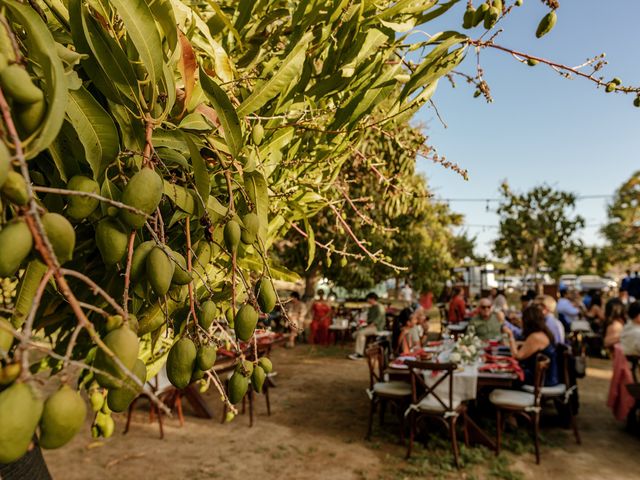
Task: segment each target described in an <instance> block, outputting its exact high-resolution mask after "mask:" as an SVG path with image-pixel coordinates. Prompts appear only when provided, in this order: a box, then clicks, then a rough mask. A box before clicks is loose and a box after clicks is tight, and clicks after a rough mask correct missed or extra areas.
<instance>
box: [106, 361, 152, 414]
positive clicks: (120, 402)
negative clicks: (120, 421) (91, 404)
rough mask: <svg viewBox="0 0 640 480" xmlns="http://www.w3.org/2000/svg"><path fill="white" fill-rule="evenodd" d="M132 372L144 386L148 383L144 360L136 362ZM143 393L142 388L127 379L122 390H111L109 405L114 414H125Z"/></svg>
mask: <svg viewBox="0 0 640 480" xmlns="http://www.w3.org/2000/svg"><path fill="white" fill-rule="evenodd" d="M131 372H132V373H133V374H134V375H135V376H136V377H137V378H138V379H139V380H140V382H141V383H142V384H143V385H144V382H146V381H147V366H146V365H145V364H144V362H143V361H142V360H140V359H137V360H136V363H135V365H134V366H133V369H132V370H131ZM141 391H142V387H140V386H139V385H138V384H136V383H135V382H134V381H133V380H131V379H130V378H127V379H126V380H125V382H124V385H123V386H122V387H121V388H112V389H110V390H109V393H107V405H108V407H109V408H110V409H111V410H112V411H114V412H124V411H125V410H126V409H127V408H129V405H130V404H131V402H133V399H134V398H136V397H137V396H138V394H139V393H140V392H141Z"/></svg>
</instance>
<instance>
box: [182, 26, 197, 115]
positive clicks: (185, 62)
mask: <svg viewBox="0 0 640 480" xmlns="http://www.w3.org/2000/svg"><path fill="white" fill-rule="evenodd" d="M178 36H179V37H180V62H179V63H178V69H179V70H180V75H182V82H183V83H184V108H183V109H182V111H183V112H184V111H185V110H186V109H187V107H188V105H189V102H190V101H191V96H192V94H193V89H194V87H195V84H196V70H197V69H198V63H197V61H196V55H195V53H194V52H193V47H192V46H191V43H190V42H189V39H188V38H187V37H185V36H184V34H183V33H182V32H181V31H178Z"/></svg>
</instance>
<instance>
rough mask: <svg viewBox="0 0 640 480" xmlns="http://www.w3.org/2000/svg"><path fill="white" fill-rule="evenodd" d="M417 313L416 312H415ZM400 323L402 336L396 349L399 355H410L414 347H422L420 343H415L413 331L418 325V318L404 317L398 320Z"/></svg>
mask: <svg viewBox="0 0 640 480" xmlns="http://www.w3.org/2000/svg"><path fill="white" fill-rule="evenodd" d="M414 313H415V312H414ZM398 320H399V323H400V336H399V337H398V345H397V347H396V354H397V355H408V354H410V353H411V349H412V348H413V347H417V346H420V343H415V342H414V338H413V335H412V334H411V330H412V329H413V327H414V326H415V325H416V316H415V314H413V313H412V314H411V315H408V316H406V315H405V316H402V317H399V318H398Z"/></svg>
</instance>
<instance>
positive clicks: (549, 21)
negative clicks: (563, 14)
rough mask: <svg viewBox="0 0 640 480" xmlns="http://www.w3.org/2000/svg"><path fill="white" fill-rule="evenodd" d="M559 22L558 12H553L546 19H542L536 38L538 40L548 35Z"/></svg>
mask: <svg viewBox="0 0 640 480" xmlns="http://www.w3.org/2000/svg"><path fill="white" fill-rule="evenodd" d="M557 21H558V16H557V15H556V11H555V10H551V11H550V12H549V13H547V14H546V15H545V16H544V17H542V20H540V23H539V24H538V29H537V30H536V37H538V38H542V37H544V36H545V35H546V34H547V33H549V32H550V31H551V30H552V29H553V27H554V26H555V24H556V22H557Z"/></svg>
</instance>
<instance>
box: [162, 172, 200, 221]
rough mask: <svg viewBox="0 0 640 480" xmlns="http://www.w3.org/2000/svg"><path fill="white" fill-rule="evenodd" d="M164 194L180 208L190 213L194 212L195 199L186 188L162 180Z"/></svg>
mask: <svg viewBox="0 0 640 480" xmlns="http://www.w3.org/2000/svg"><path fill="white" fill-rule="evenodd" d="M164 194H165V195H166V196H167V198H168V199H169V200H171V202H173V204H174V205H175V206H176V207H178V208H179V209H180V210H183V211H185V212H187V213H190V214H193V213H195V212H196V199H195V198H194V195H193V193H191V192H190V191H189V190H187V189H186V188H184V187H182V186H180V185H176V184H175V183H170V182H167V181H166V180H164Z"/></svg>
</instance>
